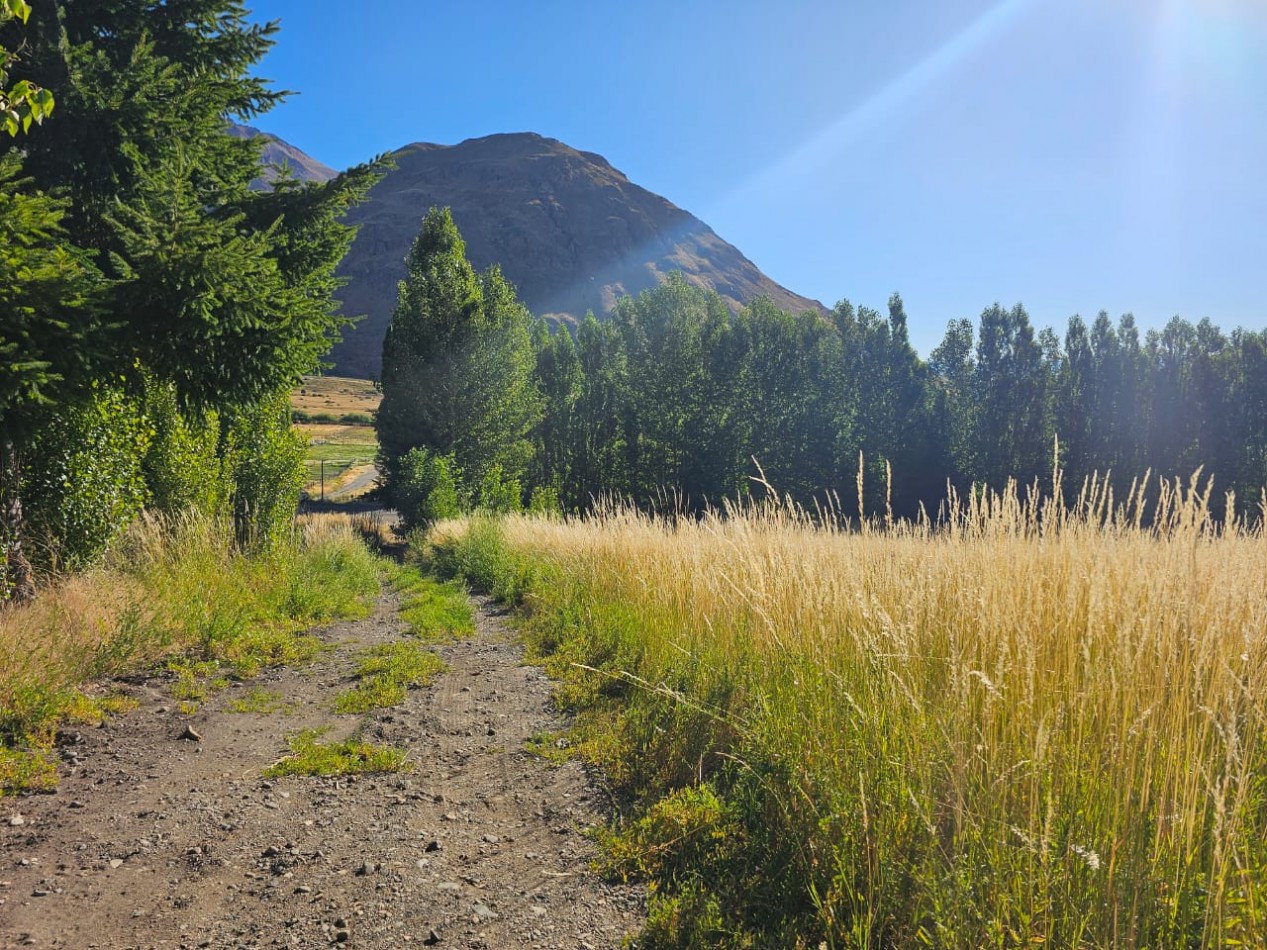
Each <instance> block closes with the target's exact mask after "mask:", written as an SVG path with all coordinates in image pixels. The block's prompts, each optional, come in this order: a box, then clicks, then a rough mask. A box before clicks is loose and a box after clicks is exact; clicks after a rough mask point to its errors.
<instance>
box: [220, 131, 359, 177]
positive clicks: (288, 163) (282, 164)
mask: <svg viewBox="0 0 1267 950" xmlns="http://www.w3.org/2000/svg"><path fill="white" fill-rule="evenodd" d="M229 134H230V135H236V136H237V137H238V138H244V139H253V138H260V137H262V138H263V139H264V151H263V153H262V154H261V156H260V157H261V159H262V161H263V164H264V174H263V175H261V176H260V179H259V180H258V181H256V182H255V183H254V184H253V185H252V187H253V188H255V187H258V188H267V187H268V183H269V182H271V181H273V179H275V178H276V177H277V175H278V173H279V170H280V169H282V168H289V169H290V171H291V174H293V175H294V176H295V177H296V178H298V179H299V180H300V181H329V180H330V179H331V178H333V177H334V176H335V175H337V174H338V172H336V171H335V170H334V169H333V168H331V167H330V166H329V165H323V164H321V162H319V161H317V160H316V159H315V158H313V157H312V156H311V155H305V154H304V153H303V152H301V151H300V150H299V149H297V148H295V146H293V145H291V144H290V143H289V142H285V141H283V140H282V139H279V138H278V137H277V136H275V135H269V134H268V133H267V132H261V131H260V130H259V129H254V128H251V126H249V125H238V124H237V123H233V124H231V125H230V126H229Z"/></svg>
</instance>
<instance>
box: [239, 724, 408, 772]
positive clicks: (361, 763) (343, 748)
mask: <svg viewBox="0 0 1267 950" xmlns="http://www.w3.org/2000/svg"><path fill="white" fill-rule="evenodd" d="M321 734H322V733H321V731H320V730H314V729H307V730H305V731H303V732H301V733H299V735H297V736H295V737H293V738H292V739H291V740H290V743H289V745H290V754H289V755H287V756H285V757H283V758H281V759H279V760H278V761H277V762H275V763H273V764H272V765H270V766H269V767H268V768H266V769H265V770H264V776H265V777H266V778H278V777H280V776H283V775H353V774H362V773H381V772H398V771H400V770H401V769H402V768H403V767H404V764H405V757H406V755H405V752H404V751H403V750H401V749H393V748H390V747H389V746H378V745H372V744H370V743H367V742H360V741H358V740H356V739H347V740H345V741H343V742H331V743H323V742H321V741H319V740H320V737H321Z"/></svg>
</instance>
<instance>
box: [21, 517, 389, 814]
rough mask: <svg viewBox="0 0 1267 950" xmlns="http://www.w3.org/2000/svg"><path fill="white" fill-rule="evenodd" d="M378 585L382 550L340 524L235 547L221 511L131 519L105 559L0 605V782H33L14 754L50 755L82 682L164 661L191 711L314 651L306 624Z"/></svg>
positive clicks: (353, 612)
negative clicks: (16, 602) (256, 546)
mask: <svg viewBox="0 0 1267 950" xmlns="http://www.w3.org/2000/svg"><path fill="white" fill-rule="evenodd" d="M378 587H379V562H378V561H377V560H376V559H375V558H374V557H373V556H372V555H371V554H370V552H369V551H368V550H367V549H366V547H365V545H364V544H363V543H362V542H361V540H360V538H359V537H358V535H357V533H356V532H355V531H354V530H353V529H352V528H351V527H349V526H348V525H347V524H338V523H332V522H316V523H307V524H304V525H301V526H300V527H299V528H298V529H297V531H296V533H295V534H294V536H293V537H292V538H291V539H289V540H288V541H286V542H284V543H281V544H278V545H276V546H274V547H272V548H270V549H268V550H266V551H263V552H260V553H256V554H253V555H246V554H243V553H241V552H240V551H238V550H236V549H235V548H234V545H233V534H232V530H231V527H230V526H229V525H227V524H225V523H222V522H220V521H218V520H215V519H208V518H202V517H195V516H189V517H184V518H177V519H171V520H142V521H141V522H139V523H138V524H136V525H134V526H133V527H132V529H130V530H129V532H128V533H127V534H126V535H125V537H124V539H123V540H122V542H121V543H120V544H119V545H118V546H117V548H116V550H115V551H114V552H113V553H112V555H111V557H110V558H109V559H108V561H107V563H106V564H104V565H102V566H100V567H98V568H96V569H94V570H92V571H90V572H87V573H85V574H81V575H76V576H72V577H68V578H65V579H63V580H60V581H58V582H57V583H55V584H53V585H51V586H49V587H48V588H46V589H45V590H43V591H42V592H41V595H40V597H39V598H38V599H37V600H36V602H35V603H34V604H32V605H30V606H24V607H13V606H9V607H3V608H0V746H2V747H3V748H4V749H5V750H6V752H5V755H4V758H5V761H6V762H9V765H8V766H6V767H5V768H4V769H2V770H0V792H2V791H3V790H6V789H10V790H12V789H18V788H23V787H31V784H32V781H31V780H29V778H23V777H22V775H23V773H22V769H21V768H19V767H18V766H17V765H14V764H13V763H14V762H16V761H17V760H19V759H24V757H25V759H29V760H30V761H32V762H35V761H37V760H38V761H42V762H48V761H49V754H50V750H51V748H52V745H53V741H54V738H55V733H56V730H57V727H58V724H59V723H61V722H64V721H66V720H67V719H68V718H73V717H74V716H75V715H76V706H77V704H78V703H79V700H78V699H77V697H78V696H79V695H81V693H80V687H81V686H82V685H83V684H85V683H89V682H92V681H95V680H100V679H105V678H109V677H111V676H115V675H119V674H123V673H131V672H134V671H136V670H138V669H144V668H147V667H151V666H153V665H155V664H160V663H161V664H166V665H167V667H168V668H169V669H170V670H171V671H172V673H173V674H174V679H173V685H172V692H173V698H174V699H176V700H178V701H179V704H180V705H179V708H180V709H181V710H182V711H183V712H192V711H194V710H195V709H196V708H197V704H198V703H199V702H200V701H202V700H203V699H205V698H206V697H207V696H208V695H210V693H211V692H213V691H214V690H215V689H217V688H221V687H223V686H224V685H227V683H228V682H229V681H231V680H233V679H245V678H249V677H251V676H254V675H255V674H256V673H258V672H259V671H260V670H261V669H263V668H265V667H268V666H276V665H282V664H290V663H301V662H305V661H307V660H309V659H311V658H312V657H313V656H314V655H315V654H316V653H317V651H318V650H320V649H321V644H320V642H319V641H318V640H317V639H316V638H314V637H311V636H308V635H306V634H305V633H304V632H303V631H304V630H305V629H306V628H308V627H311V626H312V625H313V624H316V623H321V622H323V621H327V620H330V619H333V618H335V617H347V616H360V615H364V614H365V613H366V612H368V610H369V607H370V604H371V602H372V600H373V597H374V595H375V594H376V593H377V591H378ZM103 708H104V707H103ZM105 711H106V712H109V709H105ZM28 772H30V775H34V776H36V777H37V778H38V784H40V785H41V786H46V785H47V784H48V782H49V781H53V780H55V773H53V772H50V771H49V770H47V769H39V768H34V767H32V769H31V770H28Z"/></svg>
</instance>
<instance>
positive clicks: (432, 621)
mask: <svg viewBox="0 0 1267 950" xmlns="http://www.w3.org/2000/svg"><path fill="white" fill-rule="evenodd" d="M388 581H389V583H390V584H391V586H392V589H393V590H395V591H396V592H397V593H399V594H400V597H401V604H400V615H401V617H402V618H404V620H405V621H406V622H407V623H408V624H409V633H410V634H411V635H412V636H415V637H418V638H419V639H421V640H424V641H427V642H435V641H440V640H448V639H452V638H455V637H468V636H471V635H472V634H474V633H475V614H474V612H473V611H472V609H471V599H470V597H469V596H467V593H466V586H465V585H464V584H463V583H462V581H460V580H451V581H448V582H447V583H445V582H441V581H437V580H435V579H434V578H432V577H428V576H426V575H425V574H423V573H422V572H421V571H420V570H418V568H416V567H413V566H404V567H399V566H395V565H393V566H392V567H390V568H389V569H388Z"/></svg>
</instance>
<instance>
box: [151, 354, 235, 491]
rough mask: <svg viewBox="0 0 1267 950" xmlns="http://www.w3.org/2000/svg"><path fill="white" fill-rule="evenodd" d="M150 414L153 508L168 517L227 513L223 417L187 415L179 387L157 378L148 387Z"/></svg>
mask: <svg viewBox="0 0 1267 950" xmlns="http://www.w3.org/2000/svg"><path fill="white" fill-rule="evenodd" d="M145 414H146V417H147V418H148V420H149V424H150V426H151V429H152V432H153V438H152V439H151V441H150V445H149V450H148V451H147V452H146V454H145V459H144V461H143V463H142V471H143V472H144V474H145V484H146V486H147V488H148V489H149V495H150V507H151V508H152V509H153V510H155V511H157V512H159V513H161V514H164V515H174V514H178V513H179V512H182V511H185V510H186V509H190V508H193V509H196V510H198V511H200V512H202V513H204V514H209V515H210V514H216V513H217V512H219V511H221V510H223V509H224V506H225V505H227V504H228V501H229V493H230V489H231V485H230V481H229V472H228V471H227V468H226V466H225V464H224V462H223V460H222V459H221V458H220V455H219V452H218V451H217V449H218V443H219V439H220V417H219V415H217V414H216V413H215V412H208V413H205V414H201V415H199V414H196V413H186V412H182V411H181V408H180V406H179V404H178V403H177V401H176V389H175V387H174V386H173V385H172V384H171V383H163V382H159V381H158V380H155V379H152V378H151V379H147V380H146V385H145Z"/></svg>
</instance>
